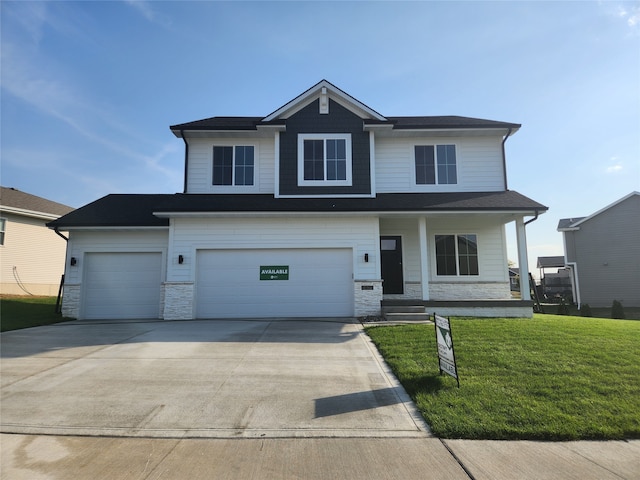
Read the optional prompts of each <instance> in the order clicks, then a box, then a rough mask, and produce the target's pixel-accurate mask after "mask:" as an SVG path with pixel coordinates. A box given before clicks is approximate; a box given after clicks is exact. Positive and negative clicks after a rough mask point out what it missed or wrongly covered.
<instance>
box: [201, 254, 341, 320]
mask: <svg viewBox="0 0 640 480" xmlns="http://www.w3.org/2000/svg"><path fill="white" fill-rule="evenodd" d="M197 258H198V260H197V265H198V267H197V280H196V283H197V287H196V297H197V298H196V305H197V307H196V315H197V316H198V318H233V317H279V316H296V317H314V316H351V315H353V280H352V269H353V267H352V253H351V250H350V249H310V250H302V249H300V250H297V249H293V250H203V251H199V252H198V255H197ZM267 265H286V266H288V267H289V279H288V280H260V267H261V266H267Z"/></svg>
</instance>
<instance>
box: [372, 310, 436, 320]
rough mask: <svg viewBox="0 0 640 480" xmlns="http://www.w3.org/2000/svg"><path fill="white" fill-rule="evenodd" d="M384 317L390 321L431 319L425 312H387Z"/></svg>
mask: <svg viewBox="0 0 640 480" xmlns="http://www.w3.org/2000/svg"><path fill="white" fill-rule="evenodd" d="M384 318H385V319H386V320H387V321H388V322H426V321H429V320H431V318H430V317H429V314H427V313H425V312H422V313H420V312H386V313H384Z"/></svg>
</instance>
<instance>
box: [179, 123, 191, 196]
mask: <svg viewBox="0 0 640 480" xmlns="http://www.w3.org/2000/svg"><path fill="white" fill-rule="evenodd" d="M180 136H181V137H182V141H183V142H184V192H183V193H187V173H188V171H189V144H188V143H187V139H186V138H185V137H184V130H180Z"/></svg>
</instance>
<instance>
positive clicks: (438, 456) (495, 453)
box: [0, 435, 640, 480]
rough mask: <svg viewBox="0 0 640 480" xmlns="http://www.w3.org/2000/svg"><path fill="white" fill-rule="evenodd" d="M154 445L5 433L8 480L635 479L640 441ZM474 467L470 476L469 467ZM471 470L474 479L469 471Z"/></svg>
mask: <svg viewBox="0 0 640 480" xmlns="http://www.w3.org/2000/svg"><path fill="white" fill-rule="evenodd" d="M446 444H447V445H448V446H449V448H451V450H452V451H453V453H454V454H455V456H456V457H457V458H458V459H460V460H461V462H462V464H463V466H464V468H463V467H461V466H460V465H459V464H458V462H457V461H456V460H455V458H454V457H453V456H452V455H451V454H450V453H449V452H448V451H447V449H446V448H445V447H444V446H443V444H442V442H440V440H438V439H435V438H421V439H417V438H411V439H406V438H392V439H388V438H295V439H263V440H259V439H238V440H231V439H191V440H179V439H157V438H156V439H148V438H103V437H67V436H63V437H60V436H37V435H33V436H31V435H2V436H1V437H0V446H1V447H2V457H1V472H2V475H1V478H2V479H6V480H23V479H24V480H42V479H74V480H84V479H86V480H101V479H105V480H106V479H110V480H119V479H137V480H160V479H162V480H171V479H175V480H211V479H215V480H226V479H230V480H231V479H242V480H273V479H278V480H286V479H305V480H325V479H348V480H382V479H385V480H391V479H394V480H395V479H403V480H428V479H448V480H468V479H470V478H471V479H475V480H545V479H553V480H556V479H557V480H573V479H575V480H608V479H612V480H614V479H615V480H620V479H627V480H635V479H637V478H639V477H640V441H633V442H568V443H538V442H494V441H467V440H448V441H446ZM465 469H466V471H465ZM467 472H468V473H467Z"/></svg>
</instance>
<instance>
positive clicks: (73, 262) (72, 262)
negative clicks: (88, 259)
mask: <svg viewBox="0 0 640 480" xmlns="http://www.w3.org/2000/svg"><path fill="white" fill-rule="evenodd" d="M76 263H78V260H76V257H71V260H69V264H70V265H71V266H72V267H75V265H76Z"/></svg>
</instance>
